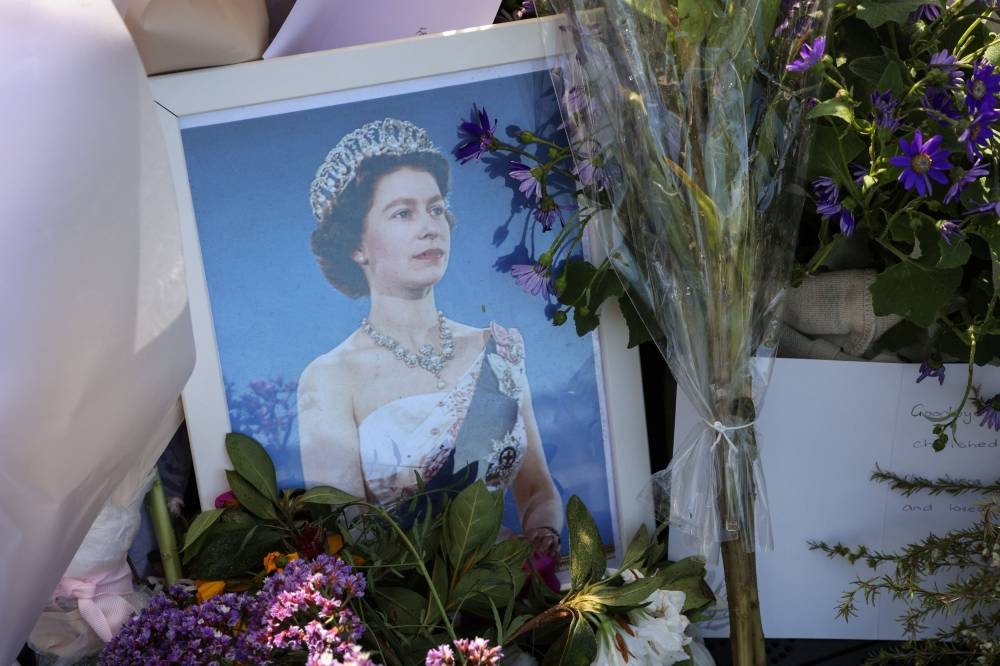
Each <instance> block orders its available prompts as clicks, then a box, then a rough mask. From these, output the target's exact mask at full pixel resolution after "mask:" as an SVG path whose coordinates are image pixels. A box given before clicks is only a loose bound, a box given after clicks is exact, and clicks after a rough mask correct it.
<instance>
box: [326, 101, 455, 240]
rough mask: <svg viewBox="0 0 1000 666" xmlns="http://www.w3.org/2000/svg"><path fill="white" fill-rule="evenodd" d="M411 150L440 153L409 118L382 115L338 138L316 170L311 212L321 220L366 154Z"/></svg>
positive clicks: (399, 152) (396, 153)
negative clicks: (408, 120) (401, 118)
mask: <svg viewBox="0 0 1000 666" xmlns="http://www.w3.org/2000/svg"><path fill="white" fill-rule="evenodd" d="M410 153H435V154H437V155H440V154H441V151H440V150H438V149H437V148H436V147H435V146H434V144H433V143H432V142H431V140H430V137H429V136H427V131H426V130H424V129H423V128H420V127H417V126H416V125H414V124H413V123H411V122H407V121H405V120H397V119H396V118H384V119H382V120H374V121H372V122H370V123H365V124H364V125H362V126H361V127H359V128H358V129H356V130H354V131H353V132H351V133H350V134H348V135H347V136H345V137H344V138H342V139H341V140H340V141H338V142H337V145H336V146H334V147H333V149H332V150H331V151H330V152H329V153H327V156H326V159H325V160H323V164H321V165H320V167H319V169H318V170H317V171H316V177H315V178H313V182H312V186H311V187H310V188H309V199H310V201H311V203H312V210H313V216H315V218H316V221H317V222H322V221H323V217H324V214H325V212H326V211H327V210H328V209H329V208H330V206H332V205H333V204H334V203H336V201H337V197H339V196H340V195H341V194H342V193H343V192H344V189H345V188H346V187H347V185H348V183H350V182H351V181H352V180H353V179H354V176H355V174H357V171H358V165H360V164H361V162H362V161H363V160H364V159H365V158H366V157H373V156H375V155H408V154H410Z"/></svg>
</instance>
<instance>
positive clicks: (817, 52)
mask: <svg viewBox="0 0 1000 666" xmlns="http://www.w3.org/2000/svg"><path fill="white" fill-rule="evenodd" d="M824 53H826V38H825V37H817V38H816V39H814V40H813V43H812V44H803V45H802V49H801V50H800V51H799V59H798V60H793V61H792V62H790V63H788V64H787V65H785V69H787V70H788V71H789V72H807V71H809V70H810V69H812V68H813V67H815V66H816V64H817V63H818V62H819V61H820V60H822V59H823V54H824Z"/></svg>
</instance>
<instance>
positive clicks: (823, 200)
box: [812, 176, 855, 236]
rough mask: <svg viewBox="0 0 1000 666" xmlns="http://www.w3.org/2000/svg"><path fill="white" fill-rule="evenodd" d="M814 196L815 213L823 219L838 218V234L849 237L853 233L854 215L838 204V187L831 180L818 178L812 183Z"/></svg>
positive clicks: (823, 177) (824, 177) (822, 177)
mask: <svg viewBox="0 0 1000 666" xmlns="http://www.w3.org/2000/svg"><path fill="white" fill-rule="evenodd" d="M812 188H813V192H814V193H815V194H816V212H817V213H819V214H820V215H822V216H823V218H824V219H829V218H831V217H839V218H840V233H841V234H843V235H844V236H850V235H851V234H853V233H854V224H855V220H854V213H852V212H851V211H850V210H849V209H848V208H847V206H845V205H843V204H842V203H841V202H840V186H839V185H837V184H836V183H835V182H834V181H833V179H832V178H829V177H827V176H820V177H819V178H816V179H815V180H813V181H812Z"/></svg>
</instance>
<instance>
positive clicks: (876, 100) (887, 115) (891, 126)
mask: <svg viewBox="0 0 1000 666" xmlns="http://www.w3.org/2000/svg"><path fill="white" fill-rule="evenodd" d="M871 102H872V106H873V107H875V124H876V125H878V126H879V127H881V128H882V129H886V130H889V131H892V132H895V131H896V130H898V129H899V126H900V125H902V121H901V120H900V119H899V118H898V117H897V116H896V109H898V108H899V100H898V99H895V98H894V97H893V96H892V91H891V90H886V91H885V92H884V93H882V94H879V92H878V91H877V90H875V91H873V92H872V95H871Z"/></svg>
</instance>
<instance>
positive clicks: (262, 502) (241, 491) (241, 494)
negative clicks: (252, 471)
mask: <svg viewBox="0 0 1000 666" xmlns="http://www.w3.org/2000/svg"><path fill="white" fill-rule="evenodd" d="M226 479H227V480H228V481H229V488H230V489H231V490H232V491H233V494H234V495H236V499H238V500H239V502H240V504H242V505H243V508H244V509H246V510H247V511H249V512H250V513H252V514H253V515H255V516H257V517H258V518H263V519H265V520H278V512H277V510H276V509H275V508H274V502H272V501H271V500H269V499H268V498H267V497H264V495H262V494H261V493H260V492H258V491H257V489H256V488H255V487H254V486H253V485H251V484H250V482H249V481H247V480H246V479H244V478H243V476H241V475H240V474H239V473H237V472H234V471H233V470H231V469H227V470H226Z"/></svg>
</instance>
